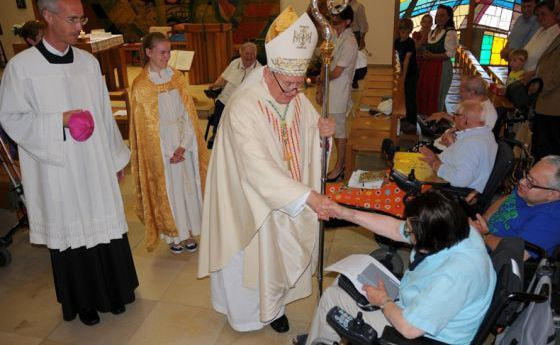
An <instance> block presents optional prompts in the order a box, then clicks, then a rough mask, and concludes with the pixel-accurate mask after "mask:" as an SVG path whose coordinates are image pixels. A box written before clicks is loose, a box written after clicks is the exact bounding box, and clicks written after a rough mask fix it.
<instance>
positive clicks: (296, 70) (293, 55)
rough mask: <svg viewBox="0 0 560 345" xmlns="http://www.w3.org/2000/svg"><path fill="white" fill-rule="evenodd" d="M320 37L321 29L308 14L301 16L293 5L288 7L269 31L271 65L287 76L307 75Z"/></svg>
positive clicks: (267, 50) (266, 42) (274, 70)
mask: <svg viewBox="0 0 560 345" xmlns="http://www.w3.org/2000/svg"><path fill="white" fill-rule="evenodd" d="M317 39H318V35H317V29H315V25H314V24H313V22H312V21H311V18H309V16H308V15H307V13H304V14H303V15H302V16H301V17H299V18H298V17H297V14H296V12H295V11H294V9H293V8H292V6H288V8H286V9H285V10H284V11H283V12H282V13H281V14H280V15H279V16H278V17H276V19H275V20H274V21H273V22H272V24H271V25H270V28H269V29H268V33H267V34H266V40H265V49H266V59H267V65H268V68H269V69H270V70H271V71H273V72H276V73H280V74H284V75H289V76H305V73H306V72H307V66H308V65H309V61H310V60H311V57H312V56H313V51H314V49H315V46H316V45H317Z"/></svg>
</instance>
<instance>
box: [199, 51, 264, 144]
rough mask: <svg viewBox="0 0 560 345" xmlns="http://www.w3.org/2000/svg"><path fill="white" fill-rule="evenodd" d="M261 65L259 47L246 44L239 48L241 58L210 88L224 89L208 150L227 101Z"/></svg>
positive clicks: (216, 110)
mask: <svg viewBox="0 0 560 345" xmlns="http://www.w3.org/2000/svg"><path fill="white" fill-rule="evenodd" d="M260 66H261V64H260V63H259V62H258V61H257V46H256V45H255V44H254V43H253V42H246V43H243V44H242V45H241V47H239V58H237V59H234V60H233V61H232V62H230V64H229V65H228V66H227V68H226V69H225V70H224V72H223V73H222V74H221V75H220V76H219V77H218V79H217V80H216V81H215V82H214V84H212V85H210V86H209V88H210V89H213V88H218V87H223V90H222V92H221V93H220V95H219V96H218V98H217V100H216V107H215V109H214V123H213V125H214V128H213V130H212V137H210V140H208V148H209V149H211V148H212V146H213V143H214V139H215V137H216V131H217V130H218V124H219V123H220V119H221V118H222V112H223V111H224V107H225V106H226V103H227V101H228V100H229V98H230V97H231V95H232V94H233V92H234V91H235V89H236V88H237V87H238V86H239V85H241V83H242V82H243V80H245V79H246V78H247V77H248V76H249V74H250V73H251V72H253V71H254V70H255V68H257V67H260Z"/></svg>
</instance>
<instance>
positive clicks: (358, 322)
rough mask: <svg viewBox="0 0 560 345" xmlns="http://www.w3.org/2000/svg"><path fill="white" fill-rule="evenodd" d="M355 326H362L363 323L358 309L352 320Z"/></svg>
mask: <svg viewBox="0 0 560 345" xmlns="http://www.w3.org/2000/svg"><path fill="white" fill-rule="evenodd" d="M354 322H355V325H356V327H362V326H363V325H364V318H363V315H362V312H361V311H359V312H358V315H356V319H355V320H354Z"/></svg>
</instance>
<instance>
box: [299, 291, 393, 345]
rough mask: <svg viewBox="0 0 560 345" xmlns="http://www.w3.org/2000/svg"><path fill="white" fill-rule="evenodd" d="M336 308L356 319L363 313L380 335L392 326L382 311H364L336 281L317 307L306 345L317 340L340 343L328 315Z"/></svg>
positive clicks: (365, 319) (367, 321)
mask: <svg viewBox="0 0 560 345" xmlns="http://www.w3.org/2000/svg"><path fill="white" fill-rule="evenodd" d="M335 306H339V307H341V308H342V309H344V310H346V311H347V312H348V313H349V314H350V315H352V316H353V317H356V315H357V314H358V312H359V311H361V312H362V314H363V318H364V321H365V322H366V323H368V324H369V325H370V326H371V327H373V329H375V331H376V332H377V334H378V335H381V333H383V328H385V326H387V325H390V323H389V321H387V319H386V318H385V315H383V312H382V311H381V310H376V311H372V312H365V311H362V310H361V309H360V308H359V307H358V306H357V305H356V301H354V300H353V299H352V297H350V295H348V294H347V293H346V291H344V290H342V289H341V288H340V287H339V286H338V280H335V282H334V283H333V285H331V286H329V287H328V288H327V289H326V290H325V292H324V293H323V296H321V300H320V301H319V306H318V307H317V311H316V312H315V316H314V317H313V322H312V323H311V329H310V330H309V335H308V337H307V342H306V345H311V344H312V343H313V341H314V340H316V339H321V340H323V341H329V342H335V341H336V342H340V337H339V336H338V334H337V333H336V332H335V330H334V329H333V328H332V327H331V326H330V325H329V324H328V323H327V313H328V312H329V310H331V308H333V307H335Z"/></svg>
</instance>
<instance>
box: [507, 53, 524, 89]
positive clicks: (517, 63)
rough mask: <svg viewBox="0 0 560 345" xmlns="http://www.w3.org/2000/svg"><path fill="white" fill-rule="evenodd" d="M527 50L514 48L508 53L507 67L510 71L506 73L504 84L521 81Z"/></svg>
mask: <svg viewBox="0 0 560 345" xmlns="http://www.w3.org/2000/svg"><path fill="white" fill-rule="evenodd" d="M527 57H528V55H527V51H526V50H525V49H515V50H512V52H511V53H510V54H509V67H510V68H511V71H510V72H509V74H508V78H507V82H506V85H510V84H513V83H515V82H516V81H523V75H524V74H525V69H524V68H523V67H525V63H526V62H527Z"/></svg>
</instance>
